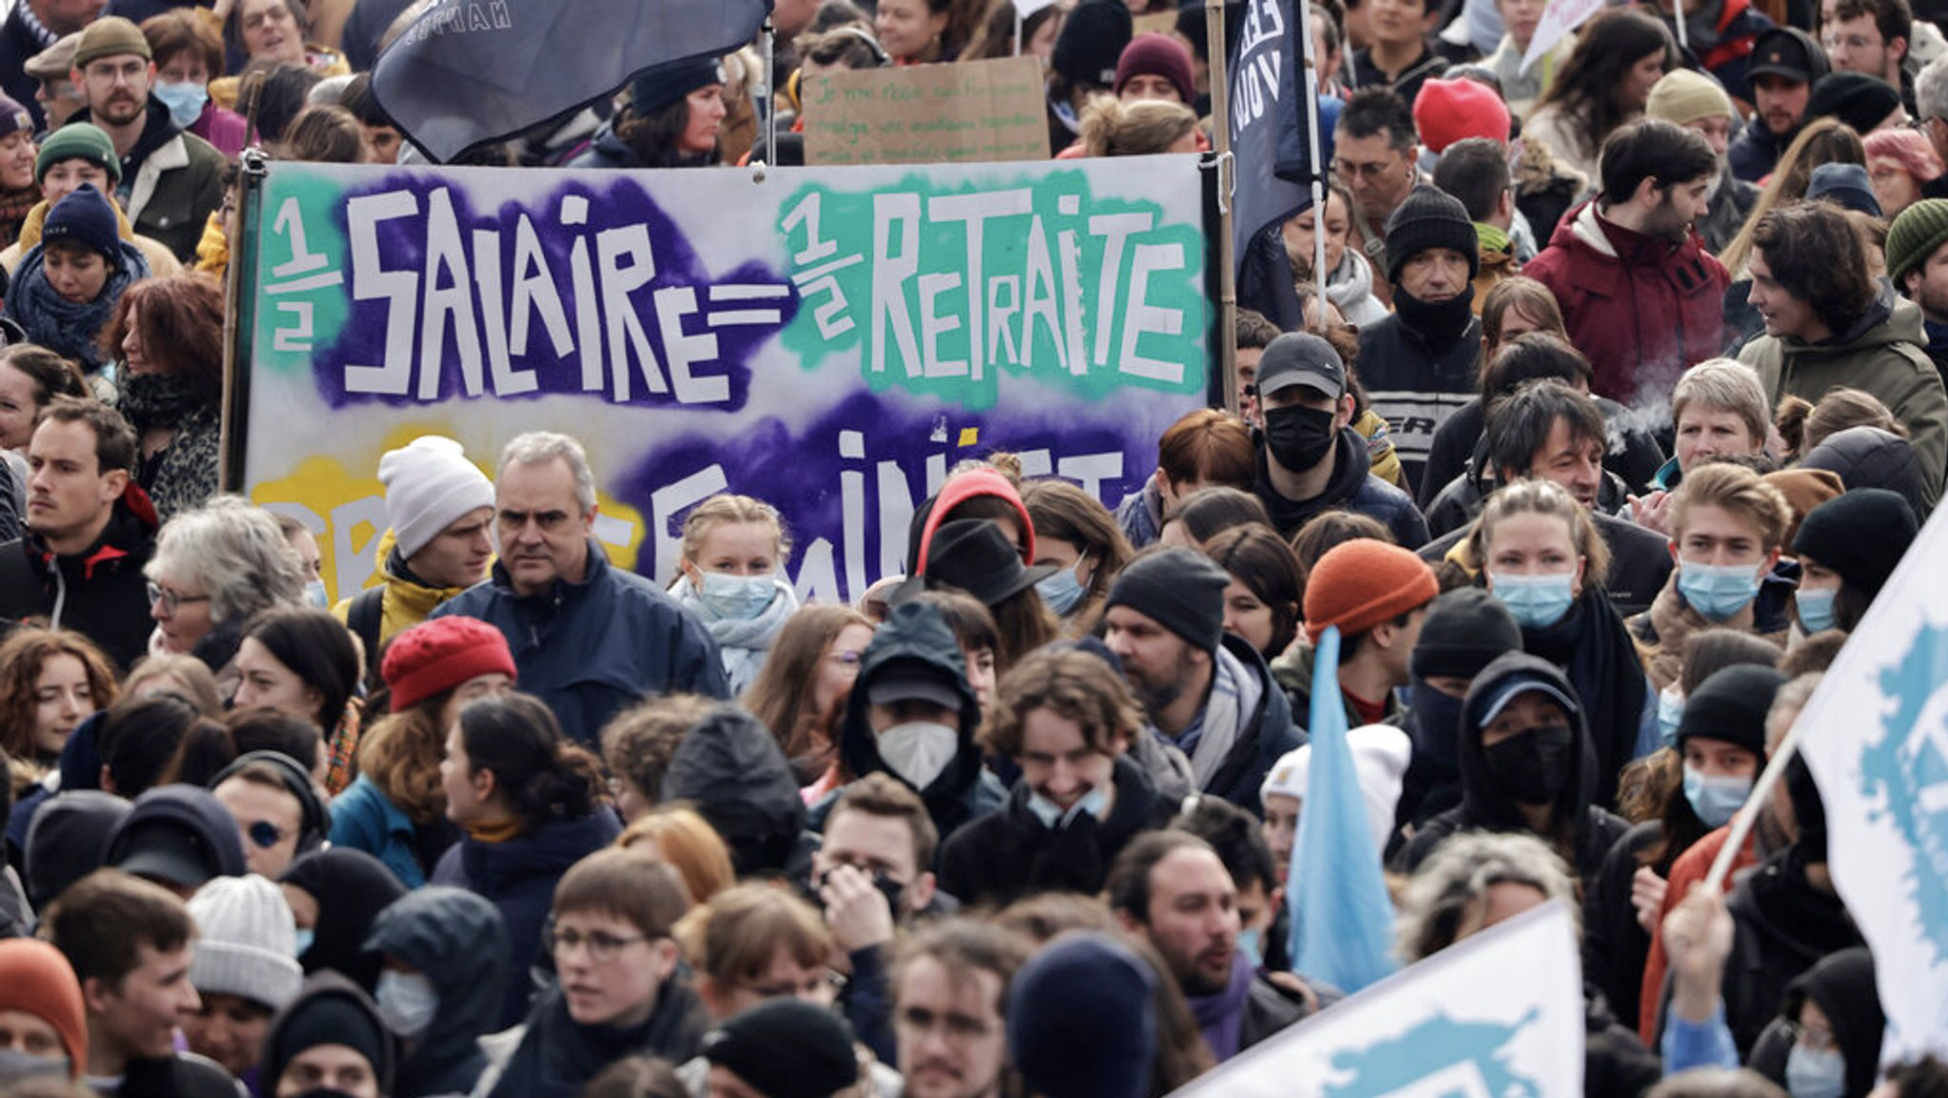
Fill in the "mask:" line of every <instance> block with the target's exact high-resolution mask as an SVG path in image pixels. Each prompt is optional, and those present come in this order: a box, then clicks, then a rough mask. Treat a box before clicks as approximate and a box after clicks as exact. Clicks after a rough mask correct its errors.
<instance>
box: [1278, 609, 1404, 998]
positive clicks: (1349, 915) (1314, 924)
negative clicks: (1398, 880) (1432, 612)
mask: <svg viewBox="0 0 1948 1098" xmlns="http://www.w3.org/2000/svg"><path fill="white" fill-rule="evenodd" d="M1346 732H1347V728H1346V705H1345V703H1344V702H1343V701H1341V700H1340V695H1339V629H1338V627H1337V626H1332V627H1328V628H1327V630H1326V632H1325V635H1324V636H1322V637H1320V638H1319V648H1318V652H1317V658H1316V660H1315V661H1314V663H1313V665H1312V729H1311V736H1312V739H1311V743H1312V768H1311V771H1310V772H1309V773H1308V774H1307V775H1306V787H1305V803H1304V804H1303V805H1302V806H1301V808H1300V810H1299V837H1298V839H1297V841H1295V842H1294V843H1293V844H1292V872H1291V875H1290V877H1289V880H1288V883H1287V885H1286V887H1285V900H1286V903H1287V904H1288V905H1290V909H1291V912H1292V961H1293V967H1294V968H1295V969H1297V970H1298V971H1299V972H1302V973H1304V974H1305V975H1307V976H1309V977H1312V978H1315V979H1319V980H1324V981H1326V982H1327V983H1331V984H1336V985H1338V986H1339V987H1341V988H1344V989H1345V990H1346V991H1348V992H1354V991H1358V990H1360V989H1361V988H1363V987H1366V986H1367V985H1369V984H1372V983H1375V982H1376V981H1379V980H1381V979H1383V978H1385V977H1386V976H1388V975H1390V974H1391V973H1392V972H1393V970H1394V962H1393V956H1392V945H1393V940H1392V939H1393V902H1392V900H1390V899H1389V898H1388V897H1387V884H1386V879H1385V877H1384V876H1382V874H1381V872H1380V852H1379V851H1378V850H1375V849H1374V847H1373V832H1372V830H1371V828H1370V827H1369V826H1368V824H1367V819H1366V800H1365V798H1364V797H1362V796H1361V795H1360V782H1359V774H1358V772H1356V771H1355V770H1354V768H1353V749H1352V747H1351V746H1350V745H1348V744H1347V742H1346Z"/></svg>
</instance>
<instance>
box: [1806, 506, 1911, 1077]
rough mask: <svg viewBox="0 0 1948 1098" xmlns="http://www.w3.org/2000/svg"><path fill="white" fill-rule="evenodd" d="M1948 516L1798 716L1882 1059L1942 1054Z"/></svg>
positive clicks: (1891, 583) (1900, 571)
mask: <svg viewBox="0 0 1948 1098" xmlns="http://www.w3.org/2000/svg"><path fill="white" fill-rule="evenodd" d="M1944 515H1948V508H1944V509H1942V510H1939V511H1936V512H1935V514H1934V517H1933V518H1931V519H1929V520H1928V524H1927V526H1926V527H1925V528H1923V529H1922V531H1921V536H1920V537H1918V538H1916V539H1915V540H1914V544H1913V545H1912V546H1910V547H1909V549H1908V551H1907V556H1906V557H1905V558H1903V559H1902V561H1901V564H1900V567H1899V568H1897V569H1895V570H1894V574H1893V576H1892V577H1891V578H1890V579H1889V580H1888V581H1887V585H1886V586H1885V587H1883V588H1881V592H1880V595H1879V597H1878V598H1876V599H1875V600H1874V605H1873V609H1871V610H1869V611H1868V612H1867V615H1866V617H1865V618H1864V619H1863V620H1862V621H1861V622H1860V625H1859V627H1858V628H1857V629H1855V630H1854V631H1853V636H1852V637H1851V638H1850V639H1849V640H1848V641H1847V644H1846V647H1845V648H1844V649H1843V650H1841V652H1840V655H1839V658H1838V659H1836V660H1834V661H1833V666H1832V667H1831V668H1830V669H1828V671H1827V672H1826V677H1825V678H1824V679H1822V680H1821V682H1820V686H1819V690H1818V691H1816V692H1815V693H1814V694H1813V697H1812V700H1811V701H1809V702H1808V703H1807V705H1806V709H1805V711H1804V712H1802V713H1801V714H1800V717H1799V726H1798V733H1799V751H1800V753H1801V754H1803V755H1804V756H1805V757H1806V765H1807V766H1809V767H1810V768H1811V769H1812V771H1813V778H1814V780H1815V781H1817V782H1818V783H1819V790H1820V801H1821V802H1822V803H1823V804H1824V805H1825V807H1826V830H1827V849H1828V855H1829V858H1830V860H1829V862H1828V864H1829V865H1830V866H1831V868H1832V872H1833V883H1834V885H1835V886H1837V887H1838V888H1839V890H1840V898H1841V899H1842V900H1845V901H1846V905H1847V910H1848V911H1849V912H1851V913H1852V915H1853V919H1854V922H1855V923H1857V924H1858V925H1859V927H1860V932H1861V933H1862V934H1863V935H1864V936H1865V937H1866V939H1867V945H1868V946H1869V947H1870V948H1871V949H1872V950H1873V954H1874V968H1875V971H1876V973H1877V975H1878V977H1879V978H1878V980H1877V981H1876V982H1877V983H1878V984H1879V987H1880V1005H1881V1008H1882V1009H1883V1010H1884V1011H1885V1012H1886V1014H1887V1034H1886V1036H1885V1037H1884V1038H1883V1039H1882V1041H1881V1060H1882V1062H1883V1063H1893V1062H1896V1061H1899V1060H1905V1059H1909V1058H1912V1057H1914V1056H1916V1055H1918V1054H1920V1053H1922V1052H1933V1053H1935V1054H1936V1055H1948V570H1944V569H1943V562H1944V561H1948V518H1944V517H1943V516H1944Z"/></svg>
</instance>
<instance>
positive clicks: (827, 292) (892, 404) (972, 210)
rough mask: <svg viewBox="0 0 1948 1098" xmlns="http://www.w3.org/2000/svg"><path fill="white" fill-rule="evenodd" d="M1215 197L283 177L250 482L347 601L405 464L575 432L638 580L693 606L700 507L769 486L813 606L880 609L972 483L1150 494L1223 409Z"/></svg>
mask: <svg viewBox="0 0 1948 1098" xmlns="http://www.w3.org/2000/svg"><path fill="white" fill-rule="evenodd" d="M1201 175H1202V173H1200V171H1199V169H1198V166H1197V160H1196V158H1195V157H1190V156H1172V157H1153V158H1138V159H1122V160H1114V161H1108V160H1084V161H1075V162H1073V163H1067V162H1065V163H1060V164H1057V163H1041V164H1035V165H998V164H989V165H967V166H947V165H941V166H935V167H929V168H924V169H923V168H834V169H809V168H802V169H774V170H772V171H770V172H769V173H768V174H767V175H766V176H765V177H764V178H763V180H762V181H761V182H760V181H757V180H756V179H754V177H753V176H752V175H751V174H747V173H742V172H729V171H704V170H690V171H666V172H578V171H547V170H537V171H521V170H513V169H466V168H443V169H426V168H421V169H406V168H384V167H377V166H358V165H326V164H296V163H291V164H286V163H278V164H273V165H272V166H271V169H270V175H269V178H268V179H267V180H266V181H265V183H264V184H263V187H264V189H263V191H262V194H261V199H259V198H257V197H253V198H252V200H251V204H250V205H249V206H247V210H257V211H260V213H259V214H258V216H257V217H255V218H254V219H253V220H254V227H253V229H252V231H251V234H250V235H251V236H252V237H253V239H252V240H251V241H249V242H247V249H248V250H246V251H244V252H243V253H242V254H246V255H251V256H253V257H255V258H256V262H254V263H251V264H250V265H249V266H248V267H247V268H246V270H247V271H249V272H250V273H249V275H248V277H247V279H246V283H247V284H246V285H245V286H244V287H243V288H242V290H241V291H240V293H239V296H238V299H237V300H238V301H239V303H240V310H241V313H242V315H241V316H240V324H241V325H242V329H243V331H245V332H247V333H249V337H250V338H249V345H248V347H247V349H246V350H247V354H246V355H245V358H247V360H248V369H247V370H244V371H240V372H239V376H238V383H239V385H240V386H243V387H247V390H248V391H247V392H246V393H243V394H241V396H240V399H239V402H238V403H239V404H240V406H242V407H244V408H246V409H247V414H246V415H245V416H244V418H243V421H242V422H241V423H233V424H232V428H233V431H232V437H231V445H232V451H231V468H232V469H233V479H236V480H238V481H240V484H241V487H242V488H243V489H244V490H245V491H246V492H247V494H248V495H249V496H250V497H251V498H252V499H253V500H255V501H257V502H259V503H262V504H265V505H269V506H273V507H274V508H276V509H280V510H284V511H286V512H287V513H290V514H292V515H294V516H296V517H298V518H300V519H301V520H302V521H303V522H304V523H305V524H306V525H307V526H309V527H310V528H311V529H312V530H313V531H314V532H315V533H316V534H317V535H318V540H319V543H320V546H321V548H322V549H323V550H324V555H325V560H326V571H325V578H326V584H327V586H328V587H329V588H330V591H331V595H332V597H333V598H335V599H336V598H342V597H346V596H348V595H350V594H351V593H353V592H355V591H357V590H358V589H359V588H360V587H361V586H363V585H364V584H365V582H366V581H367V580H368V578H370V576H371V574H372V572H373V569H374V565H375V562H374V561H373V559H372V557H373V553H374V550H375V548H376V546H377V544H378V543H377V541H376V539H377V537H378V535H379V534H380V533H381V532H382V531H383V529H384V526H385V508H384V504H383V500H382V498H381V496H380V485H379V483H378V481H377V480H376V469H377V465H378V460H379V456H380V455H381V454H382V453H383V452H384V451H385V450H387V449H390V448H394V447H397V446H399V445H402V444H404V443H405V442H407V441H409V440H410V439H412V438H413V437H416V436H418V435H421V434H429V433H431V434H441V435H447V436H450V437H453V438H456V439H458V440H460V441H461V442H462V443H463V444H464V445H465V446H466V448H467V452H468V454H469V455H470V456H471V457H472V458H473V459H474V460H475V461H476V462H477V463H479V464H480V465H481V466H482V467H483V468H486V469H488V470H489V472H490V473H491V471H492V466H493V464H494V462H495V460H496V458H497V456H498V454H499V452H500V449H501V447H503V446H504V445H505V444H506V443H507V442H508V440H510V439H511V438H513V437H514V436H515V435H516V434H518V433H520V432H522V431H526V430H531V429H537V428H545V429H552V430H558V431H565V432H567V433H569V434H572V435H574V436H576V437H577V438H579V439H581V440H582V442H583V443H584V444H585V445H586V446H587V447H588V449H589V453H590V457H591V460H592V463H593V465H594V467H595V469H596V471H597V474H598V480H599V485H598V486H599V488H600V496H601V501H600V502H601V518H600V519H599V521H598V525H597V535H598V536H599V537H600V538H601V539H602V540H603V541H604V542H605V543H606V544H608V545H609V546H610V547H611V554H612V556H613V557H614V558H615V559H617V560H618V561H619V562H621V563H623V564H625V565H632V566H634V567H636V568H637V569H638V570H640V571H642V572H643V573H645V574H648V575H652V576H654V577H655V578H657V579H659V580H667V579H669V578H671V576H672V575H673V573H674V566H675V562H676V559H677V554H678V545H679V542H678V534H679V533H680V529H681V519H682V517H683V515H684V513H685V512H686V510H687V509H688V508H689V507H691V506H692V505H694V504H695V503H697V502H698V501H700V500H701V499H703V498H704V497H706V496H708V495H711V494H713V493H716V492H722V491H733V492H742V493H745V494H749V495H753V496H757V497H760V498H762V499H765V500H767V501H769V502H771V503H773V504H775V505H776V506H777V507H778V508H779V509H780V511H781V512H782V513H783V515H784V518H785V521H786V523H787V525H788V526H789V528H790V531H791V534H792V539H793V543H794V544H793V557H792V563H791V565H790V568H789V573H790V575H791V576H792V577H793V579H794V582H795V583H796V585H797V587H798V589H799V591H800V593H801V594H803V595H806V596H812V597H817V598H821V599H826V600H836V599H851V598H853V597H856V596H857V595H859V594H861V593H862V592H863V591H864V590H865V588H866V587H867V586H868V585H869V584H870V583H871V582H872V581H873V580H874V579H876V578H878V577H880V576H882V575H886V574H895V573H898V572H900V571H901V570H902V568H903V564H904V554H905V548H906V541H907V524H908V522H909V521H910V518H911V516H912V514H913V511H914V508H915V506H916V505H917V504H918V503H919V502H921V501H923V500H924V499H925V498H926V497H927V496H928V495H930V494H931V493H932V492H933V491H934V490H936V489H937V488H938V487H939V485H940V484H941V483H942V481H943V480H944V479H945V477H946V474H947V471H948V469H950V468H951V467H952V466H953V465H954V464H955V463H957V462H959V461H961V460H964V459H967V458H972V457H980V456H984V455H986V454H987V453H989V452H991V451H993V450H995V449H1008V450H1011V451H1015V452H1017V453H1019V454H1020V455H1021V459H1022V464H1023V468H1024V470H1025V472H1026V473H1027V474H1028V475H1030V476H1041V475H1050V474H1053V475H1058V476H1062V477H1066V478H1069V479H1072V480H1074V481H1076V482H1077V483H1079V484H1080V485H1082V486H1083V487H1084V488H1085V489H1086V490H1088V491H1090V492H1093V493H1096V494H1098V495H1099V496H1100V497H1101V498H1102V499H1103V500H1104V501H1105V502H1106V503H1109V504H1111V505H1114V504H1115V503H1117V502H1118V501H1119V500H1120V499H1121V498H1122V497H1123V496H1124V495H1125V494H1127V493H1129V492H1132V491H1135V490H1138V489H1140V488H1141V486H1142V483H1143V481H1144V480H1145V479H1147V477H1148V476H1149V475H1150V473H1151V471H1152V470H1153V469H1154V468H1155V463H1156V446H1157V438H1158V436H1159V435H1160V434H1161V433H1162V432H1163V430H1164V428H1165V427H1167V426H1169V425H1170V423H1172V422H1173V421H1174V420H1176V419H1177V418H1178V417H1179V416H1181V415H1183V414H1184V413H1185V412H1187V411H1190V410H1191V409H1193V408H1197V407H1201V406H1203V405H1204V403H1205V400H1206V392H1207V389H1206V385H1207V371H1208V366H1207V354H1208V345H1209V340H1210V331H1209V321H1210V307H1209V304H1208V301H1207V290H1206V282H1207V271H1206V260H1205V252H1204V239H1205V232H1204V224H1203V218H1204V216H1205V210H1206V208H1207V204H1206V198H1205V193H1204V187H1205V183H1204V181H1203V179H1202V178H1201ZM236 470H241V472H240V475H238V474H236V473H235V471H236Z"/></svg>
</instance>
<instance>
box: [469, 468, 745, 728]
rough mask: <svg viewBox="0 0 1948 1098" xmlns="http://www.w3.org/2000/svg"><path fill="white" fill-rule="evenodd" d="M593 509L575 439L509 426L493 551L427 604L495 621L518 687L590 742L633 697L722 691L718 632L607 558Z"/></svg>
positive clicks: (589, 480) (591, 480)
mask: <svg viewBox="0 0 1948 1098" xmlns="http://www.w3.org/2000/svg"><path fill="white" fill-rule="evenodd" d="M595 512H596V500H595V476H594V474H593V473H591V472H590V471H589V465H588V455H587V454H586V453H584V452H583V450H582V444H581V443H579V442H576V441H575V440H574V439H572V438H570V437H568V436H567V435H562V434H556V433H554V432H551V431H530V432H528V433H527V434H524V435H521V436H519V437H517V438H516V439H515V440H514V441H512V442H510V443H508V444H507V449H506V450H505V451H503V452H502V454H501V463H500V472H499V475H498V476H497V477H496V478H495V484H494V535H495V539H496V541H497V543H498V544H499V546H500V560H499V561H497V562H495V564H494V568H493V571H492V572H491V573H490V574H489V576H488V578H487V579H486V580H485V581H484V582H482V583H479V584H477V585H475V586H474V587H471V588H469V589H468V590H466V591H465V592H462V593H461V594H460V595H458V596H456V597H454V598H452V599H450V600H448V601H447V602H445V603H443V604H442V605H441V606H440V607H439V609H437V610H435V611H434V612H433V613H432V614H431V615H430V617H434V618H439V617H446V616H448V615H452V614H457V615H460V616H462V617H470V618H479V619H480V620H482V621H484V622H487V623H488V624H490V625H492V626H494V627H495V628H497V629H499V630H500V631H501V632H502V633H503V634H505V635H506V637H507V643H508V646H509V647H510V648H512V649H513V650H514V663H515V666H516V667H518V668H519V669H520V672H521V674H520V681H521V689H522V690H523V691H525V692H527V693H531V694H533V695H535V696H536V697H538V698H540V699H541V700H542V701H544V702H546V703H547V705H548V708H550V709H552V710H553V711H554V713H555V716H556V718H557V719H559V720H560V721H561V726H562V731H564V732H566V733H567V734H568V735H569V736H570V737H572V738H573V739H575V740H576V741H577V742H579V743H581V744H583V745H585V746H589V747H592V748H593V747H596V745H597V737H598V735H599V734H600V733H601V731H602V726H603V725H605V724H607V723H608V721H609V718H610V717H612V716H614V715H615V714H616V713H617V712H619V711H621V710H623V709H625V708H627V707H628V706H630V705H632V704H634V703H635V702H636V701H637V700H639V699H640V698H643V697H646V696H653V695H658V694H666V693H671V692H674V691H683V692H688V693H694V694H706V695H709V696H710V697H713V698H727V697H729V696H730V689H729V686H728V685H727V684H726V683H725V681H724V671H723V661H722V659H721V657H720V656H719V655H718V652H717V642H716V641H714V640H712V639H711V637H710V634H709V632H708V631H706V630H705V629H704V627H703V623H701V622H699V621H698V620H697V619H696V618H695V617H693V616H691V615H690V614H689V613H688V612H687V611H685V610H684V609H683V608H682V607H681V606H679V605H678V604H677V602H676V600H674V599H672V598H670V597H669V596H668V595H666V594H664V593H663V592H662V591H661V590H660V589H658V588H657V587H656V585H655V584H653V583H651V582H650V581H649V580H646V579H644V578H643V577H641V576H638V575H636V574H635V573H633V572H628V571H625V570H623V569H620V568H615V567H612V566H611V565H610V564H609V557H608V554H607V553H605V552H603V550H602V546H601V544H600V543H598V542H597V541H596V540H595V536H594V530H595ZM598 750H599V748H598Z"/></svg>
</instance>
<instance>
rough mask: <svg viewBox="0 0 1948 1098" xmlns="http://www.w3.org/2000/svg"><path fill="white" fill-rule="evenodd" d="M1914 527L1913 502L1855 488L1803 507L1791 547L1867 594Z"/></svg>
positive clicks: (1881, 581)
mask: <svg viewBox="0 0 1948 1098" xmlns="http://www.w3.org/2000/svg"><path fill="white" fill-rule="evenodd" d="M1919 532H1920V524H1919V523H1917V522H1915V520H1914V508H1912V507H1909V506H1908V505H1907V501H1906V500H1904V499H1902V498H1901V497H1900V496H1899V495H1898V494H1897V493H1894V492H1890V491H1888V490H1887V489H1885V488H1855V489H1853V490H1852V491H1850V492H1842V493H1841V494H1839V495H1837V496H1834V497H1833V498H1832V499H1829V500H1827V501H1826V502H1825V503H1822V504H1820V505H1819V506H1818V507H1815V508H1813V509H1812V510H1811V511H1808V512H1807V513H1806V518H1805V520H1804V521H1802V522H1801V523H1800V524H1799V533H1798V535H1796V536H1795V537H1794V538H1793V539H1792V551H1793V552H1794V553H1804V554H1806V555H1807V556H1809V557H1812V558H1813V559H1814V560H1816V561H1818V562H1820V563H1821V564H1823V565H1825V566H1826V567H1828V568H1831V569H1833V570H1834V571H1835V572H1838V573H1839V574H1840V579H1841V580H1842V581H1844V582H1845V583H1846V585H1847V586H1848V587H1851V588H1853V589H1854V590H1856V591H1859V592H1860V593H1861V594H1863V595H1865V596H1867V598H1869V599H1872V598H1873V597H1874V596H1876V595H1878V594H1880V589H1881V588H1882V587H1884V586H1886V584H1887V577H1889V576H1891V575H1893V574H1894V567H1895V566H1896V565H1898V564H1900V563H1901V557H1902V556H1903V555H1904V554H1906V553H1907V547H1908V546H1909V545H1912V544H1913V543H1914V538H1915V536H1916V534H1918V533H1919Z"/></svg>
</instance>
